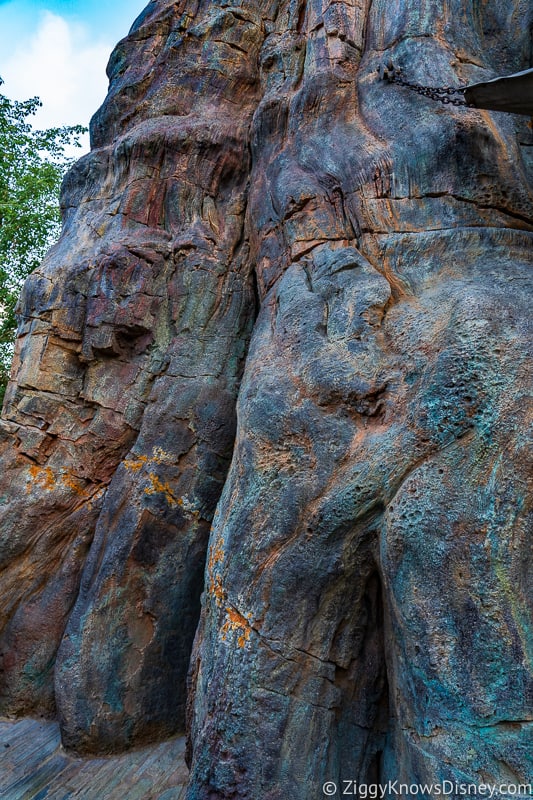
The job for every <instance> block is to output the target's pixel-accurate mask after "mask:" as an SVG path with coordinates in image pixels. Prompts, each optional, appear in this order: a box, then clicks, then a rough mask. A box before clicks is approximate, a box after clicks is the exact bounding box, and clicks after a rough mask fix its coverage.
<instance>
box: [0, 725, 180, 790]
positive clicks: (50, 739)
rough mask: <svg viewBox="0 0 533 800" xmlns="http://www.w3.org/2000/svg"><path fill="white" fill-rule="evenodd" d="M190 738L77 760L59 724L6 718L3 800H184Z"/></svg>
mask: <svg viewBox="0 0 533 800" xmlns="http://www.w3.org/2000/svg"><path fill="white" fill-rule="evenodd" d="M184 749H185V739H184V737H180V738H176V739H172V740H170V741H168V742H164V743H163V744H160V745H152V746H151V747H145V748H143V749H141V750H135V751H133V752H131V753H126V754H125V755H121V756H112V757H109V758H74V757H73V756H70V755H68V754H67V753H66V752H65V751H64V750H63V749H62V747H61V742H60V738H59V728H58V726H57V724H56V723H54V722H47V721H43V720H34V719H23V720H18V721H16V722H11V721H7V720H2V719H0V798H1V800H184V797H185V787H186V785H187V777H188V773H187V767H186V766H185V762H184V760H183V753H184Z"/></svg>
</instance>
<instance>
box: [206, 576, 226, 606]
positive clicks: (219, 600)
mask: <svg viewBox="0 0 533 800" xmlns="http://www.w3.org/2000/svg"><path fill="white" fill-rule="evenodd" d="M209 592H210V594H212V595H213V597H214V598H215V603H216V604H217V606H218V607H219V608H222V604H223V603H224V600H225V599H226V592H225V591H224V588H223V586H222V580H221V579H220V575H217V576H216V578H215V579H214V580H212V581H211V582H210V585H209Z"/></svg>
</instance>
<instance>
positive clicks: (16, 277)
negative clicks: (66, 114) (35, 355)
mask: <svg viewBox="0 0 533 800" xmlns="http://www.w3.org/2000/svg"><path fill="white" fill-rule="evenodd" d="M2 83H3V81H2V79H1V78H0V85H2ZM40 106H41V102H40V100H39V99H38V98H37V97H33V98H31V99H29V100H24V101H22V102H20V101H17V100H10V99H8V98H7V97H5V96H4V95H3V94H1V93H0V403H1V401H2V400H3V396H4V392H5V388H6V385H7V380H8V377H9V369H10V365H11V359H12V356H13V342H14V338H15V333H16V327H17V322H16V316H15V307H16V304H17V300H18V297H19V294H20V291H21V288H22V285H23V283H24V280H25V279H26V278H27V277H28V275H29V274H30V272H32V271H33V270H34V269H35V268H36V267H37V266H38V265H39V264H40V262H41V261H42V259H43V257H44V254H45V253H46V251H47V250H48V248H49V247H50V245H51V244H52V243H53V242H54V240H55V239H57V238H58V236H59V232H60V229H61V219H60V213H59V201H58V198H59V190H60V187H61V181H62V179H63V175H64V174H65V172H66V170H67V168H68V167H69V165H70V164H71V159H69V158H67V156H66V154H65V147H66V146H68V145H76V146H81V145H80V141H79V137H80V135H81V134H83V133H84V132H85V130H86V129H85V128H83V127H82V126H81V125H75V126H70V127H62V128H49V129H47V130H42V131H39V130H34V129H33V128H32V126H31V124H30V122H29V121H28V120H29V119H30V118H31V117H32V116H33V115H34V114H35V113H36V111H37V110H38V108H39V107H40Z"/></svg>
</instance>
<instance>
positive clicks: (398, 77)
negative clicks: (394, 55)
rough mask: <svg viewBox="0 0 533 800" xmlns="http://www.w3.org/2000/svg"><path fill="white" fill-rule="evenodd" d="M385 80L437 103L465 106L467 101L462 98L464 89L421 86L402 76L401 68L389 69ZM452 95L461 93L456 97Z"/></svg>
mask: <svg viewBox="0 0 533 800" xmlns="http://www.w3.org/2000/svg"><path fill="white" fill-rule="evenodd" d="M385 80H387V81H388V82H389V83H397V84H398V86H404V87H405V88H406V89H411V91H412V92H416V93H417V94H420V95H422V96H423V97H428V98H429V99H430V100H436V101H437V102H438V103H444V105H451V106H467V107H468V103H467V102H466V100H465V98H464V92H465V89H464V88H461V87H456V86H422V84H420V83H410V82H409V81H406V80H405V78H403V77H402V73H401V70H399V69H398V68H396V69H395V70H390V71H388V72H387V74H386V76H385ZM454 95H463V96H462V97H457V96H455V97H454Z"/></svg>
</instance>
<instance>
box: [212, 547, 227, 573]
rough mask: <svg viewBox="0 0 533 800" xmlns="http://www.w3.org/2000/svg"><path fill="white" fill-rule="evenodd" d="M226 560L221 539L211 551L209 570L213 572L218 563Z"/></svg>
mask: <svg viewBox="0 0 533 800" xmlns="http://www.w3.org/2000/svg"><path fill="white" fill-rule="evenodd" d="M223 561H224V549H223V547H222V542H221V541H219V542H218V544H217V546H216V547H213V548H212V549H211V552H210V553H209V562H208V567H209V572H213V570H214V569H215V567H216V565H217V564H221V563H222V562H223Z"/></svg>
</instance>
